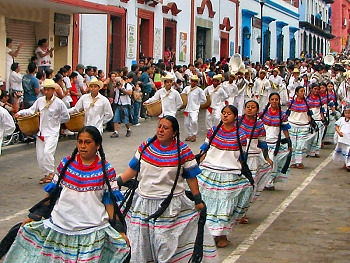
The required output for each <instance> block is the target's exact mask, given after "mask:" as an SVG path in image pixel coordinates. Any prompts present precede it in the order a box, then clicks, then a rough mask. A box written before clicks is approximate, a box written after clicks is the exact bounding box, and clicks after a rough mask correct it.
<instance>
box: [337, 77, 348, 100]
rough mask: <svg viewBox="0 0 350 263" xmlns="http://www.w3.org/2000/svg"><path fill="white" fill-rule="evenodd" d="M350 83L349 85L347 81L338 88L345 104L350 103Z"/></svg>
mask: <svg viewBox="0 0 350 263" xmlns="http://www.w3.org/2000/svg"><path fill="white" fill-rule="evenodd" d="M349 89H350V83H349V84H348V83H347V81H346V80H344V81H343V82H342V83H341V84H340V85H339V88H338V94H339V95H340V96H341V99H342V100H343V101H345V102H350V91H349Z"/></svg>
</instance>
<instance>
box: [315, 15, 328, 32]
mask: <svg viewBox="0 0 350 263" xmlns="http://www.w3.org/2000/svg"><path fill="white" fill-rule="evenodd" d="M311 24H312V25H314V26H317V27H319V28H321V29H322V30H324V31H326V32H327V33H332V26H331V25H330V24H328V23H326V22H325V21H323V20H322V19H320V18H318V17H316V16H314V15H311Z"/></svg>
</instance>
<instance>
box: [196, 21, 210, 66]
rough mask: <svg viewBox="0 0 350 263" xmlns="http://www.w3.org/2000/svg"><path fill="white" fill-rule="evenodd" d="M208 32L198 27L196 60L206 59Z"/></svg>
mask: <svg viewBox="0 0 350 263" xmlns="http://www.w3.org/2000/svg"><path fill="white" fill-rule="evenodd" d="M207 30H208V29H206V28H204V27H200V26H198V27H197V41H196V43H197V48H196V59H199V58H201V59H203V61H205V59H206V50H205V49H206V44H207Z"/></svg>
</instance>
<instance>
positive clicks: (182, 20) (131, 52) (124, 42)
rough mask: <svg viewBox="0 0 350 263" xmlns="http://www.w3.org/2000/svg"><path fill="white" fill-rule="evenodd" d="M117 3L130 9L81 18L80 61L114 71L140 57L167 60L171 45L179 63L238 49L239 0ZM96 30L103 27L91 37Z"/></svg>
mask: <svg viewBox="0 0 350 263" xmlns="http://www.w3.org/2000/svg"><path fill="white" fill-rule="evenodd" d="M99 2H104V1H103V0H102V1H99ZM105 2H108V1H107V0H106V1H105ZM109 2H110V1H109ZM116 5H118V6H119V7H120V8H122V9H123V10H125V12H124V13H121V14H118V15H110V14H107V15H88V14H87V15H85V14H84V15H80V16H79V24H80V41H79V50H78V52H79V61H80V62H81V63H83V64H93V65H96V66H98V67H99V68H102V69H106V70H109V69H116V68H119V67H123V66H128V67H130V66H131V65H132V64H133V63H136V61H138V59H139V58H140V55H143V56H146V57H153V58H154V59H155V60H159V59H163V58H164V51H165V50H166V48H171V49H172V50H173V51H175V54H176V64H188V63H191V62H193V61H194V60H195V59H198V58H201V59H203V60H205V59H209V58H212V57H217V58H220V57H228V56H230V55H232V54H233V53H235V52H238V51H239V41H240V40H239V25H240V23H239V2H238V0H186V1H184V0H177V1H174V0H118V1H116ZM93 28H97V29H98V30H94V32H93V36H92V35H91V31H92V29H93ZM96 39H98V41H96Z"/></svg>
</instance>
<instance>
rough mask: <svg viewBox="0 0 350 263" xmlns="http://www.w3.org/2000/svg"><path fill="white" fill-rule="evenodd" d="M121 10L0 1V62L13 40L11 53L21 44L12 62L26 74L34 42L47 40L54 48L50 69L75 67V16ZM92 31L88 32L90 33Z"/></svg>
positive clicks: (72, 1)
mask: <svg viewBox="0 0 350 263" xmlns="http://www.w3.org/2000/svg"><path fill="white" fill-rule="evenodd" d="M121 10H124V9H122V8H118V7H115V6H110V5H102V4H100V3H92V2H89V1H83V0H1V1H0V61H4V62H5V61H6V38H12V39H13V47H12V49H13V50H16V49H17V46H18V45H19V44H24V46H23V48H22V49H21V51H20V53H19V55H18V56H17V57H16V58H15V59H14V60H15V62H18V63H20V65H21V68H22V70H21V71H22V73H25V71H26V69H27V65H28V63H29V61H30V58H31V57H32V56H34V55H35V50H36V48H37V42H38V40H40V39H43V38H45V39H48V42H49V47H50V48H51V47H53V48H54V56H53V59H52V61H51V62H52V67H53V68H54V69H55V70H58V69H59V68H60V67H62V66H64V65H65V64H69V65H72V64H74V65H76V64H77V63H78V53H76V52H73V51H74V48H73V47H74V46H75V45H79V24H78V23H77V21H78V15H77V14H81V13H84V14H87V13H94V14H96V13H117V12H120V11H121ZM94 31H95V29H93V30H91V32H92V34H93V32H94ZM5 75H6V63H1V64H0V76H2V79H3V80H5Z"/></svg>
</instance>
